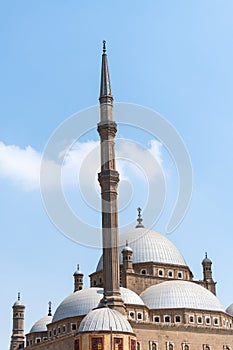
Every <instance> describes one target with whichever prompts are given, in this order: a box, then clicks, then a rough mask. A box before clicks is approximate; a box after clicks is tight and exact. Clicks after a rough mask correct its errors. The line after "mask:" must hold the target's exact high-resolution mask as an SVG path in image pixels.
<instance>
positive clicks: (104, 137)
mask: <svg viewBox="0 0 233 350" xmlns="http://www.w3.org/2000/svg"><path fill="white" fill-rule="evenodd" d="M99 102H100V123H99V124H98V132H99V135H100V140H101V172H100V173H99V174H98V180H99V183H100V186H101V198H102V244H103V283H104V294H105V297H106V300H107V305H108V306H109V307H111V308H113V309H116V310H118V311H120V312H122V313H124V312H125V308H124V304H123V300H122V298H121V292H120V267H119V251H118V206H117V186H118V182H119V174H118V172H117V171H116V164H115V145H114V138H115V134H116V131H117V126H116V123H115V122H114V120H113V96H112V93H111V86H110V79H109V71H108V61H107V55H106V42H105V41H103V55H102V69H101V84H100V97H99Z"/></svg>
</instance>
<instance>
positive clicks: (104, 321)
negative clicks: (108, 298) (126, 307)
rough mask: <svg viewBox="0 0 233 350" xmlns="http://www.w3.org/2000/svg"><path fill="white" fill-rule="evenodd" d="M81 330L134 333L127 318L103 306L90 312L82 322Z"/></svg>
mask: <svg viewBox="0 0 233 350" xmlns="http://www.w3.org/2000/svg"><path fill="white" fill-rule="evenodd" d="M78 331H79V332H94V331H113V332H119V333H133V330H132V327H131V326H130V324H129V322H128V321H127V318H126V317H125V316H123V315H122V314H121V313H120V312H118V311H115V310H112V309H109V308H108V307H102V308H98V309H95V310H92V311H91V312H89V313H88V314H87V315H86V316H85V317H84V319H83V320H82V322H81V323H80V326H79V329H78Z"/></svg>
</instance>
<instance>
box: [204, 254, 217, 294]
mask: <svg viewBox="0 0 233 350" xmlns="http://www.w3.org/2000/svg"><path fill="white" fill-rule="evenodd" d="M202 266H203V281H204V284H205V288H206V289H208V290H209V291H211V292H212V293H213V294H215V295H216V282H214V280H213V277H212V261H211V260H210V259H209V258H208V256H207V253H205V258H204V259H203V260H202Z"/></svg>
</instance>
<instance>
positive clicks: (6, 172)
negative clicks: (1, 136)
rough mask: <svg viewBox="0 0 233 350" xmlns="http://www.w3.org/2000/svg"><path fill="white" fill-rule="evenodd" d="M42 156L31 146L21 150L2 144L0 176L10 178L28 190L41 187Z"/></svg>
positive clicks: (0, 150)
mask: <svg viewBox="0 0 233 350" xmlns="http://www.w3.org/2000/svg"><path fill="white" fill-rule="evenodd" d="M40 162H41V154H40V153H38V152H36V151H35V150H34V149H33V148H32V147H31V146H28V147H26V148H25V149H21V148H19V147H18V146H15V145H10V146H7V145H5V144H4V143H3V142H0V176H1V177H3V178H9V179H10V180H12V181H13V182H15V183H17V184H19V185H20V187H22V188H23V189H26V190H32V189H35V188H38V186H39V174H40Z"/></svg>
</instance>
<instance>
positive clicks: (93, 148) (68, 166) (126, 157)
mask: <svg viewBox="0 0 233 350" xmlns="http://www.w3.org/2000/svg"><path fill="white" fill-rule="evenodd" d="M148 151H149V152H148ZM64 153H65V152H64ZM99 154H100V150H99V142H95V141H88V142H83V143H80V142H78V143H76V144H75V145H74V147H73V148H72V149H71V150H70V151H69V152H66V154H65V157H64V154H61V157H64V162H63V166H62V183H63V186H73V185H76V184H77V181H78V175H79V176H81V177H82V180H83V185H85V184H86V185H88V182H89V181H90V177H93V178H95V179H96V173H97V172H98V171H99V168H100V166H99V164H100V157H99ZM151 155H153V158H154V159H155V161H154V162H152V161H151V159H152V158H151ZM116 157H117V158H118V160H117V168H118V171H119V172H120V174H121V179H123V178H126V177H127V167H132V166H134V167H135V165H136V168H137V167H139V168H140V167H143V168H144V170H145V172H146V174H149V176H148V177H149V180H153V179H154V178H155V177H156V175H158V171H157V170H158V169H157V167H156V164H157V165H158V166H159V167H162V154H161V144H160V143H159V142H158V141H155V140H153V141H151V142H150V144H149V147H148V149H144V148H142V147H139V145H137V144H136V143H135V144H134V143H133V142H130V143H129V142H122V143H120V144H119V146H118V147H117V151H116ZM41 160H42V154H41V153H40V152H38V151H36V150H35V149H34V148H32V147H31V146H27V147H26V148H24V149H23V148H20V147H18V146H16V145H6V144H4V143H3V142H0V177H1V178H5V179H9V180H10V181H12V182H13V183H14V184H15V185H17V186H18V187H20V188H21V189H23V190H26V191H31V190H36V189H39V186H40V166H41ZM46 167H47V173H48V178H47V184H46V185H47V186H48V187H54V186H56V184H54V182H53V176H52V174H53V172H55V171H58V170H59V167H60V165H59V164H56V163H55V162H54V161H48V160H47V161H46ZM134 173H135V176H140V171H138V172H137V171H136V172H135V170H134ZM49 174H50V175H49Z"/></svg>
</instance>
